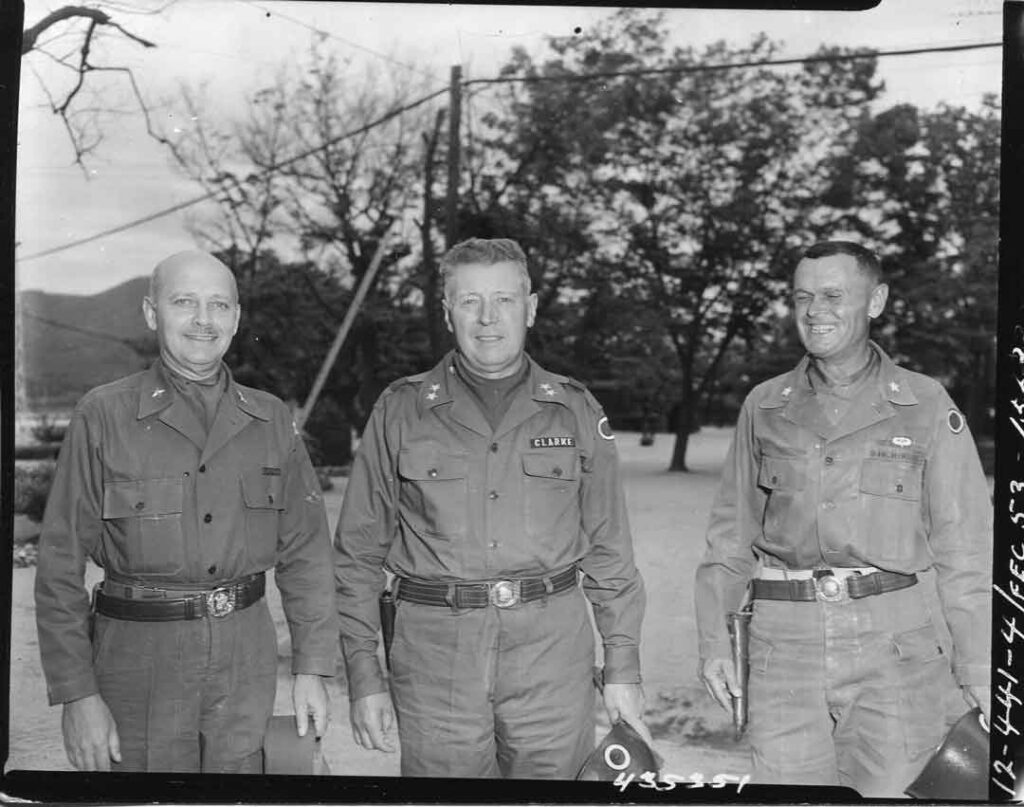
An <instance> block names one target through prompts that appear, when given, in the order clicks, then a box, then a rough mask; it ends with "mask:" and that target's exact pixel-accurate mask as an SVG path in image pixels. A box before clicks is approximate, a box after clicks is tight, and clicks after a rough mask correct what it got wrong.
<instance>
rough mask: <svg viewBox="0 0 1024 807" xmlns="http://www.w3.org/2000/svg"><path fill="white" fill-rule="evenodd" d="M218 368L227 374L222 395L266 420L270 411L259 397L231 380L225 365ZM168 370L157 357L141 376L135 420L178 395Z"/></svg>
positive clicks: (168, 403) (165, 405)
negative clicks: (225, 386) (136, 417)
mask: <svg viewBox="0 0 1024 807" xmlns="http://www.w3.org/2000/svg"><path fill="white" fill-rule="evenodd" d="M221 369H222V371H223V372H224V373H225V374H226V375H227V388H226V389H225V391H224V397H225V398H227V399H228V400H230V401H232V402H233V403H234V404H235V405H236V406H237V407H238V408H239V409H241V410H242V411H243V412H245V413H246V414H248V415H251V416H252V417H254V418H257V419H259V420H270V413H269V412H268V411H267V409H266V407H265V406H264V405H263V404H262V403H260V401H258V400H256V398H255V396H254V395H253V394H252V392H251V391H249V390H247V389H243V388H242V387H241V386H240V385H238V384H236V383H235V379H234V377H233V376H232V375H231V370H230V369H229V368H228V366H227V365H226V364H223V363H222V364H221ZM169 373H170V371H169V370H168V369H167V368H166V367H165V366H164V363H163V362H162V361H161V360H160V359H157V360H156V361H154V362H153V364H152V365H150V367H149V369H148V370H147V371H146V372H145V374H144V375H143V376H142V384H141V385H140V388H139V409H138V419H139V420H142V419H143V418H146V417H149V416H150V415H153V414H156V413H157V412H160V411H163V410H164V409H166V408H167V407H168V406H170V405H171V403H172V402H173V401H174V399H175V398H176V397H177V396H178V395H179V393H178V391H177V390H176V389H175V388H174V385H173V384H172V383H171V380H170V378H169Z"/></svg>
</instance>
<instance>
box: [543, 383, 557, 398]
mask: <svg viewBox="0 0 1024 807" xmlns="http://www.w3.org/2000/svg"><path fill="white" fill-rule="evenodd" d="M540 388H541V389H542V390H543V391H544V394H545V395H547V396H548V397H549V398H554V397H555V389H554V387H552V386H551V385H550V384H548V383H546V382H545V383H543V384H541V385H540Z"/></svg>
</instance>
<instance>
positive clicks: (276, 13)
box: [241, 0, 434, 79]
mask: <svg viewBox="0 0 1024 807" xmlns="http://www.w3.org/2000/svg"><path fill="white" fill-rule="evenodd" d="M241 2H243V3H245V4H246V5H248V6H252V7H253V8H258V9H259V10H260V11H263V12H265V13H266V15H267V16H268V17H269V16H271V15H274V16H277V17H280V18H281V19H283V20H287V21H288V22H293V23H295V24H296V25H299V26H301V27H303V28H305V29H306V30H307V31H312V32H313V33H314V34H319V35H320V36H324V37H328V38H330V39H336V40H337V41H338V42H342V43H344V44H346V45H348V46H349V47H352V48H356V49H357V50H361V51H364V52H365V53H369V54H371V55H372V56H376V57H377V58H379V59H384V60H385V61H387V62H391V63H392V64H395V65H398V66H399V67H402V68H405V69H406V70H412V71H413V72H416V73H419V74H420V75H422V76H426V77H427V78H429V79H433V78H434V76H432V75H430V74H428V73H427V72H426V71H424V70H422V69H421V68H419V67H416V66H415V65H411V64H406V63H405V62H400V61H398V59H395V58H393V57H391V56H388V55H387V54H386V53H381V52H380V51H377V50H373V48H368V47H366V46H365V45H360V44H359V43H358V42H353V41H352V40H350V39H345V38H344V37H342V36H338V35H337V34H333V33H331V32H330V31H324V30H323V29H321V28H317V27H316V26H314V25H310V24H309V23H306V22H303V21H302V20H300V19H297V18H295V17H289V16H288V15H287V14H282V13H281V12H280V11H274V10H272V9H269V8H267V7H266V6H262V5H260V4H259V3H257V2H255V1H254V0H241Z"/></svg>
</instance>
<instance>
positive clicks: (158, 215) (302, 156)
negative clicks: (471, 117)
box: [15, 87, 448, 263]
mask: <svg viewBox="0 0 1024 807" xmlns="http://www.w3.org/2000/svg"><path fill="white" fill-rule="evenodd" d="M447 92H448V88H447V87H442V88H441V89H439V90H435V91H434V92H432V93H430V94H428V95H425V96H423V97H422V98H419V99H417V100H415V101H412V102H411V103H408V104H405V105H404V106H401V107H398V108H396V109H393V110H391V111H390V112H387V113H385V114H384V115H382V116H381V117H379V118H377V119H376V120H374V121H371V122H370V123H367V124H365V125H364V126H360V127H359V128H357V129H352V130H351V131H348V132H345V133H344V134H341V135H338V136H337V137H333V138H331V139H330V140H328V141H326V142H325V143H321V144H320V145H319V146H314V147H313V148H310V149H307V150H306V151H304V152H301V153H300V154H296V155H295V156H294V157H289V158H288V159H287V160H284V161H283V162H280V163H275V164H274V165H270V166H267V167H266V168H264V169H263V170H262V171H259V172H257V174H256V176H258V177H263V176H266V175H267V174H270V173H273V172H274V171H278V170H280V169H281V168H285V167H287V166H289V165H291V164H292V163H296V162H298V161H299V160H304V159H306V158H307V157H311V156H312V155H314V154H316V153H317V152H319V151H323V150H324V149H327V148H330V147H331V146H333V145H335V144H336V143H340V142H341V141H342V140H346V139H348V138H350V137H355V136H356V135H360V134H362V133H363V132H368V131H369V130H370V129H373V128H375V127H377V126H380V125H381V124H384V123H387V122H388V121H389V120H391V119H392V118H395V117H397V116H399V115H402V114H404V113H405V112H409V111H411V110H413V109H415V108H416V107H418V106H422V105H423V104H425V103H427V101H432V100H433V99H434V98H437V97H438V96H439V95H444V94H445V93H447ZM220 192H221V191H220V190H212V191H207V192H206V193H203V194H201V195H199V196H195V197H193V198H191V199H189V200H187V201H185V202H180V203H179V204H176V205H174V206H172V207H168V208H165V209H163V210H158V211H156V212H155V213H150V214H149V215H148V216H143V217H142V218H139V219H134V220H132V221H129V222H126V223H125V224H121V225H119V226H118V227H112V228H111V229H109V230H103V231H102V232H99V233H94V234H93V235H90V236H86V237H85V238H79V239H78V240H76V241H69V242H68V243H66V244H61V245H59V246H56V247H51V248H50V249H44V250H42V251H40V252H33V253H32V254H31V255H25V256H23V257H20V258H16V259H15V262H16V263H26V262H27V261H32V260H35V259H36V258H42V257H45V256H47V255H53V254H55V253H57V252H63V251H65V250H68V249H71V248H72V247H79V246H82V245H83V244H88V243H90V242H92V241H98V240H99V239H101V238H106V237H107V236H108V235H114V234H116V233H120V232H124V231H125V230H130V229H131V228H133V227H137V226H139V225H140V224H146V223H147V222H150V221H153V220H154V219H158V218H162V217H163V216H167V215H170V214H171V213H175V212H177V211H179V210H184V209H185V208H186V207H191V206H192V205H196V204H199V203H200V202H204V201H206V200H207V199H211V198H213V197H214V196H216V195H217V194H218V193H220Z"/></svg>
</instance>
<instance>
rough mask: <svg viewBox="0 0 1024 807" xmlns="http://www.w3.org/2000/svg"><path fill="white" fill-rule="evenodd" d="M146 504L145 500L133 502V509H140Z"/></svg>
mask: <svg viewBox="0 0 1024 807" xmlns="http://www.w3.org/2000/svg"><path fill="white" fill-rule="evenodd" d="M145 506H146V503H145V502H135V509H136V510H142V509H143V508H144V507H145Z"/></svg>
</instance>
